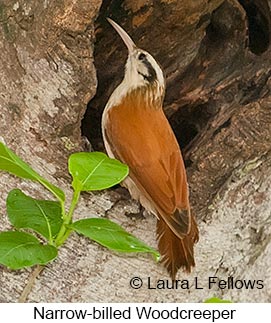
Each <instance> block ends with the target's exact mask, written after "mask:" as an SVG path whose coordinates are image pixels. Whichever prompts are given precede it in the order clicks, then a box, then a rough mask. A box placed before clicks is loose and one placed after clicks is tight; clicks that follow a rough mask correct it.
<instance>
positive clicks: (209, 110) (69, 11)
mask: <svg viewBox="0 0 271 323" xmlns="http://www.w3.org/2000/svg"><path fill="white" fill-rule="evenodd" d="M101 2H102V1H94V0H84V1H78V0H77V1H76V0H64V1H54V2H51V1H43V2H37V1H33V0H30V1H26V0H22V1H7V0H4V1H3V0H2V1H1V3H0V28H1V29H0V30H1V32H0V37H1V39H0V45H1V51H0V75H1V82H0V106H1V109H2V113H1V123H0V136H1V137H2V138H3V139H4V140H5V142H6V143H7V144H8V146H9V147H10V148H12V149H13V150H14V151H15V152H16V153H17V154H18V155H20V156H21V157H22V158H23V159H24V160H25V161H27V162H29V163H30V164H31V165H32V167H33V168H34V169H36V170H37V171H39V172H40V173H41V174H42V175H43V176H45V177H46V178H48V179H49V180H52V181H53V182H55V183H56V184H57V185H59V186H60V187H62V188H63V189H64V190H65V192H66V193H67V195H68V196H70V188H69V186H70V178H69V176H68V175H67V174H68V172H67V157H68V156H69V154H70V153H72V152H74V151H78V150H82V149H84V146H83V142H82V140H81V133H80V125H81V119H82V118H83V116H84V118H83V122H82V132H83V135H84V136H87V137H88V139H89V141H90V142H91V144H92V146H93V147H94V148H95V149H99V150H102V149H103V146H102V141H101V132H100V118H101V113H102V110H103V107H104V106H105V104H106V102H107V100H108V98H109V95H110V94H111V93H112V91H113V89H114V88H115V87H116V86H117V84H118V83H119V82H120V80H121V78H122V77H123V70H124V64H125V59H126V56H127V50H126V49H125V46H124V45H123V43H122V41H121V39H120V38H119V36H118V35H117V34H116V33H115V31H114V30H113V29H112V27H111V26H110V25H109V24H108V23H107V21H106V19H105V18H106V17H107V16H109V17H111V18H113V19H114V20H115V21H116V22H118V23H119V24H120V25H122V26H123V27H124V29H125V30H126V31H127V32H128V33H129V34H130V36H131V37H132V38H133V40H134V41H135V43H136V44H137V45H138V46H139V47H141V48H143V49H145V50H147V51H148V52H150V53H151V54H152V55H153V56H154V57H155V58H156V59H157V61H159V63H160V65H161V66H162V68H163V70H164V72H165V77H166V80H167V92H166V97H165V103H164V109H165V112H166V114H167V116H168V118H169V120H170V123H171V125H172V127H173V129H174V131H175V134H176V137H177V138H178V141H179V143H180V146H181V148H182V150H183V152H184V157H185V162H186V165H187V172H188V180H189V185H190V198H191V203H192V206H193V211H194V213H195V216H196V218H197V220H198V223H199V227H200V241H199V243H198V244H197V246H196V264H197V266H196V268H195V270H194V271H193V273H192V274H190V275H187V274H184V273H181V272H180V273H179V276H178V278H179V279H188V280H189V282H190V289H189V290H177V291H168V290H158V289H148V286H147V277H151V281H152V282H154V281H156V280H157V279H168V277H167V274H166V273H165V271H164V269H163V268H162V267H161V266H160V265H159V264H156V263H155V262H154V261H153V259H151V258H150V257H147V256H146V257H144V256H142V255H140V256H139V255H138V256H134V257H131V256H126V255H125V256H123V255H119V254H115V253H112V252H110V251H108V250H106V249H104V248H102V247H100V246H98V245H96V244H95V243H91V242H90V241H89V240H86V239H85V238H83V237H79V236H77V235H73V236H72V237H71V238H70V239H69V240H68V241H67V243H66V244H65V246H64V247H63V248H62V249H61V251H60V255H59V258H58V259H57V260H56V261H54V262H53V263H52V264H49V265H48V266H47V267H46V268H45V270H44V271H43V272H42V274H41V276H40V278H39V279H38V280H37V282H36V284H35V286H34V288H33V289H32V291H31V293H30V295H29V298H28V300H29V301H32V302H42V301H43V302H67V301H71V302H72V301H73V302H76V301H80V302H99V301H103V302H110V301H114V302H118V301H135V302H144V301H148V302H156V301H163V302H186V301H193V302H201V301H203V300H205V299H206V298H208V297H212V296H214V295H215V296H218V297H223V298H226V299H231V300H233V301H235V302H237V301H243V302H245V301H246V302H249V301H254V302H267V301H270V299H271V292H270V281H271V272H270V270H269V268H270V266H271V244H270V237H271V226H270V220H271V215H270V209H271V198H270V196H271V185H270V183H271V130H270V123H271V109H270V107H271V95H270V87H271V61H270V57H271V48H270V40H271V1H270V0H255V1H252V0H240V1H237V0H209V1H207V0H198V1H185V0H179V1H172V0H160V1H152V0H149V1H132V0H124V1H111V0H104V1H103V3H101ZM96 18H97V19H96ZM94 22H95V27H96V30H95V34H94ZM93 50H94V53H93ZM94 62H95V67H96V70H95V68H94ZM96 71H97V79H98V86H97V81H96ZM96 87H97V89H96ZM88 102H89V104H88ZM87 104H88V109H87V110H86V107H87ZM85 111H86V113H85ZM84 113H85V115H84ZM0 177H1V183H2V184H1V185H2V187H1V199H0V207H1V210H2V217H1V218H0V227H1V230H5V229H7V228H9V224H8V222H7V217H6V211H5V199H6V196H7V194H8V192H9V190H10V189H12V188H14V187H20V188H21V189H23V190H24V191H25V192H26V193H30V194H31V195H33V196H35V197H37V198H41V197H44V196H46V192H44V191H43V190H41V189H40V187H39V186H38V185H37V184H33V183H29V182H27V183H26V182H25V181H20V180H18V179H15V178H14V177H12V176H9V175H7V174H3V173H1V174H0ZM47 197H48V196H47ZM131 211H137V204H136V203H135V202H133V201H131V200H130V199H128V200H125V199H123V196H122V195H121V193H119V192H118V191H116V190H109V191H106V192H101V193H95V194H84V195H83V197H82V198H81V204H80V205H79V207H78V209H77V211H76V217H77V218H82V217H87V216H90V215H93V214H95V215H97V216H105V213H106V216H108V217H109V218H111V219H113V220H114V221H116V222H118V223H120V224H121V225H123V226H124V227H125V228H126V229H127V230H128V231H130V232H132V233H133V234H135V235H136V236H137V237H139V238H141V239H142V240H144V241H145V242H147V243H148V244H150V245H153V246H156V242H155V221H156V220H155V219H154V218H153V217H152V216H150V215H146V217H145V218H144V219H139V218H132V219H131V218H129V217H126V216H125V213H126V212H131ZM30 271H31V270H20V271H18V272H14V271H11V270H8V269H6V268H4V267H0V272H1V275H0V286H1V288H0V301H2V302H4V301H8V302H13V301H16V300H17V299H18V297H19V295H20V293H21V291H22V289H23V288H24V286H25V284H26V281H27V279H28V275H29V272H30ZM134 276H138V277H141V278H142V279H143V282H144V284H143V287H142V288H141V289H139V290H133V289H132V288H131V287H130V286H129V281H130V279H131V278H132V277H134ZM213 276H217V277H219V278H220V279H225V280H227V278H228V277H229V276H233V278H234V279H235V280H237V279H241V280H249V279H250V280H263V284H264V288H263V289H257V288H256V287H254V289H252V290H251V289H246V288H240V289H238V288H234V289H229V288H225V289H219V288H218V287H217V285H216V286H212V288H210V289H209V287H208V279H209V277H213ZM195 277H198V281H199V283H200V285H202V287H203V289H201V290H196V289H195V285H194V279H195Z"/></svg>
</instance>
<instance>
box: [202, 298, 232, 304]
mask: <svg viewBox="0 0 271 323" xmlns="http://www.w3.org/2000/svg"><path fill="white" fill-rule="evenodd" d="M204 303H232V301H228V300H223V299H221V298H218V297H211V298H208V299H206V301H204Z"/></svg>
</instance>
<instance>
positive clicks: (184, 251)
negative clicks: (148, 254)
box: [156, 215, 199, 279]
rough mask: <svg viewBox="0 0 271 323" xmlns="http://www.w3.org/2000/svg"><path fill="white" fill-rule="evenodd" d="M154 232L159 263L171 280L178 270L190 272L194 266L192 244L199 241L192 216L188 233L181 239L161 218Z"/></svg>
mask: <svg viewBox="0 0 271 323" xmlns="http://www.w3.org/2000/svg"><path fill="white" fill-rule="evenodd" d="M156 232H157V240H158V250H159V252H160V255H161V263H162V264H163V265H164V266H165V267H166V269H167V271H168V273H169V274H170V276H171V278H172V279H175V277H176V274H177V271H178V269H179V268H183V269H184V270H185V271H187V272H191V267H193V266H195V260H194V244H195V243H196V242H197V241H198V239H199V234H198V227H197V223H196V221H195V218H194V216H193V215H191V227H190V231H189V233H188V234H187V235H185V236H184V237H183V238H180V237H178V236H177V235H176V234H175V233H173V231H172V230H171V229H170V227H169V226H168V224H167V223H166V222H165V221H164V220H163V219H162V218H160V219H159V220H157V231H156Z"/></svg>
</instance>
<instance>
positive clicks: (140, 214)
mask: <svg viewBox="0 0 271 323" xmlns="http://www.w3.org/2000/svg"><path fill="white" fill-rule="evenodd" d="M138 203H139V202H138ZM144 211H145V209H144V207H143V206H142V205H141V204H140V203H139V206H138V212H125V215H126V216H127V217H128V218H137V219H145V216H144Z"/></svg>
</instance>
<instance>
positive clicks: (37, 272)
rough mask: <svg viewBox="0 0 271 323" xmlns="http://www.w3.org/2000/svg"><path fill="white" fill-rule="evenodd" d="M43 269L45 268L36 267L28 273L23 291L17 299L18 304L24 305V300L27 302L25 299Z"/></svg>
mask: <svg viewBox="0 0 271 323" xmlns="http://www.w3.org/2000/svg"><path fill="white" fill-rule="evenodd" d="M44 268H45V266H41V265H37V266H36V267H35V269H34V270H33V271H32V272H31V273H30V275H29V278H28V282H27V284H26V285H25V287H24V290H23V292H22V294H21V295H20V297H19V299H18V303H25V302H26V300H27V298H28V296H29V294H30V292H31V290H32V288H33V286H34V284H35V281H36V279H37V277H38V276H39V275H40V273H41V272H42V271H43V269H44Z"/></svg>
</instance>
